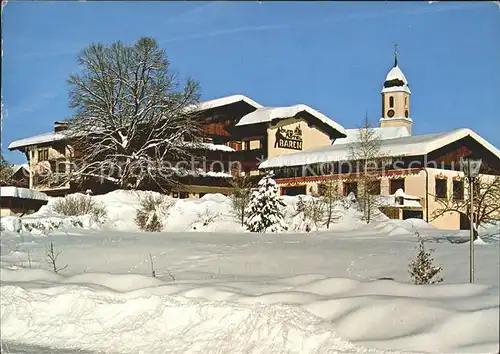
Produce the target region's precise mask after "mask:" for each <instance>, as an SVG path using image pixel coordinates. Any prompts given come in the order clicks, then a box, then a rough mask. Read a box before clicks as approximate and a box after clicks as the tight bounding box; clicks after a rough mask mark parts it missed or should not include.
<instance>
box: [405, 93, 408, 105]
mask: <svg viewBox="0 0 500 354" xmlns="http://www.w3.org/2000/svg"><path fill="white" fill-rule="evenodd" d="M405 108H408V96H407V97H405Z"/></svg>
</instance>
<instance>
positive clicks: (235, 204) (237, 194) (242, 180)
mask: <svg viewBox="0 0 500 354" xmlns="http://www.w3.org/2000/svg"><path fill="white" fill-rule="evenodd" d="M231 186H232V187H233V194H231V196H230V199H231V211H232V213H233V215H234V216H235V217H236V218H237V219H238V220H239V221H240V222H241V226H245V218H246V215H247V214H246V211H247V207H248V204H249V203H250V197H251V195H252V187H253V184H252V182H251V180H250V177H248V176H241V177H234V178H233V180H232V181H231Z"/></svg>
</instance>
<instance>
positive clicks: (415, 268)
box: [408, 233, 443, 285]
mask: <svg viewBox="0 0 500 354" xmlns="http://www.w3.org/2000/svg"><path fill="white" fill-rule="evenodd" d="M416 234H417V237H418V252H417V256H416V257H415V259H413V260H412V261H411V262H410V264H409V265H408V271H409V272H410V278H411V280H412V281H413V283H414V284H417V285H424V284H435V283H440V282H442V281H443V278H441V277H439V276H438V275H439V273H440V272H441V271H442V270H443V267H441V266H437V265H435V264H434V260H433V259H432V256H431V253H432V252H433V251H434V250H432V249H431V250H429V251H426V250H425V246H424V241H423V240H422V239H421V238H420V235H419V234H418V233H416Z"/></svg>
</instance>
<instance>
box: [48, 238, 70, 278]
mask: <svg viewBox="0 0 500 354" xmlns="http://www.w3.org/2000/svg"><path fill="white" fill-rule="evenodd" d="M61 253H62V251H59V252H57V251H56V250H55V249H54V243H53V242H52V241H50V244H49V245H48V246H47V247H46V248H45V256H46V257H47V259H46V262H47V263H48V264H49V265H51V266H52V270H53V271H54V273H58V272H60V271H61V270H64V269H66V268H67V267H68V265H67V264H66V265H65V266H64V267H62V268H58V267H57V258H59V255H60V254H61Z"/></svg>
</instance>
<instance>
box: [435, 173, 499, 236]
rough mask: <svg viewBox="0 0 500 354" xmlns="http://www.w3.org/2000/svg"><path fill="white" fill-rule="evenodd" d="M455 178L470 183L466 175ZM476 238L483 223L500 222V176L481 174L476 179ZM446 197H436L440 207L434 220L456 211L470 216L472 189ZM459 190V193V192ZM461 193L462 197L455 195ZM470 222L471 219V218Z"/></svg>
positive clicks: (474, 220) (466, 183)
mask: <svg viewBox="0 0 500 354" xmlns="http://www.w3.org/2000/svg"><path fill="white" fill-rule="evenodd" d="M455 180H457V181H461V182H462V183H463V184H464V185H467V186H468V187H467V188H468V189H470V187H469V183H468V182H467V179H466V178H464V177H457V178H456V179H455ZM473 188H474V201H473V203H474V218H473V223H474V238H477V234H478V228H479V227H480V226H482V225H487V224H494V223H498V222H500V176H495V177H491V178H486V177H485V176H479V177H477V178H476V179H475V180H474V187H473ZM453 192H454V193H453V194H451V195H447V196H446V198H436V201H437V202H438V203H439V207H438V208H437V209H436V210H435V211H434V212H433V214H432V216H431V218H432V219H433V220H435V219H437V218H439V217H440V216H442V215H444V214H446V213H449V212H455V213H460V214H463V215H465V216H466V217H467V218H469V217H470V202H471V200H470V191H469V192H468V193H467V194H466V195H460V194H462V193H461V191H453ZM457 192H458V193H457ZM454 195H459V196H460V197H458V198H457V197H454ZM469 223H470V220H469Z"/></svg>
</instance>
